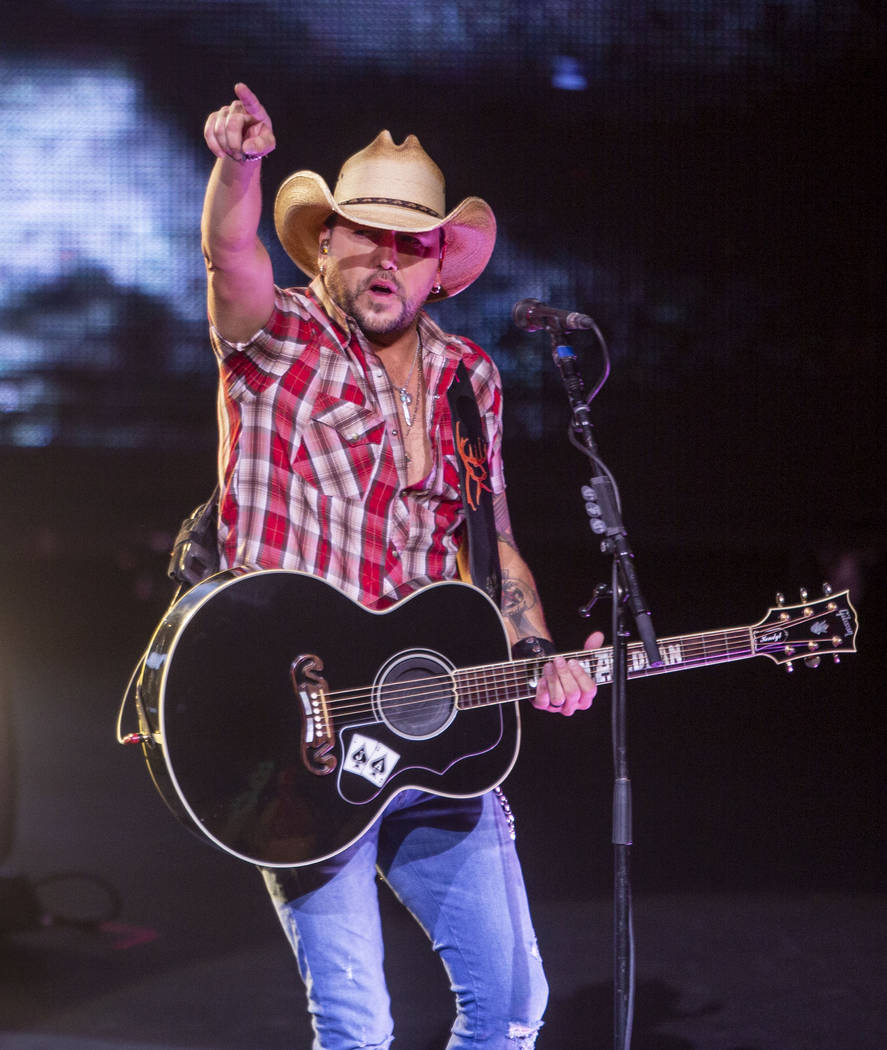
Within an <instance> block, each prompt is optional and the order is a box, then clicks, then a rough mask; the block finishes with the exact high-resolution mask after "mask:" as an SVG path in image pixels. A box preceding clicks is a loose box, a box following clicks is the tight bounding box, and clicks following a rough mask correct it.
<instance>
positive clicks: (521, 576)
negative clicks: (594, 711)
mask: <svg viewBox="0 0 887 1050" xmlns="http://www.w3.org/2000/svg"><path fill="white" fill-rule="evenodd" d="M493 515H494V518H495V522H496V536H497V540H498V545H499V564H500V566H501V569H502V615H503V616H504V618H505V625H506V628H507V630H508V634H509V637H510V640H511V644H512V645H514V643H515V642H518V641H520V640H521V639H522V638H530V637H535V638H544V639H546V640H547V641H551V635H550V634H549V633H548V627H547V626H546V624H545V614H544V613H543V611H542V603H541V601H540V600H539V591H538V590H537V588H536V581H535V580H534V579H533V574H532V572H531V571H530V567H529V566H528V565H527V563H526V562H525V561H524V559H523V558H522V557H521V555H520V552H519V551H518V549H517V544H516V543H515V541H514V535H513V533H512V531H511V518H510V515H509V513H508V501H507V499H506V497H505V493H504V492H502V493H498V494H497V495H495V496H493ZM603 640H604V637H603V635H602V634H601V633H600V632H599V631H596V632H595V633H594V634H592V635H590V636H589V637H588V638H587V639H586V641H585V648H586V649H596V648H597V647H598V646H600V645H602V644H603ZM596 691H597V687H596V686H595V683H594V682H593V681H592V680H591V678H590V677H589V675H588V674H587V673H586V672H585V670H584V669H583V668H582V665H581V664H580V663H579V661H578V660H565V659H564V658H563V657H561V656H558V657H556V658H555V659H554V660H552V661H550V662H549V663H547V664H546V665H545V672H544V674H543V675H542V677H541V678H540V680H539V687H538V688H537V690H536V696H535V699H534V700H533V706H534V707H538V708H539V709H540V710H543V711H555V712H557V713H558V714H562V715H571V714H573V712H574V711H580V710H585V709H586V708H588V707H591V702H592V700H593V699H594V694H595V692H596Z"/></svg>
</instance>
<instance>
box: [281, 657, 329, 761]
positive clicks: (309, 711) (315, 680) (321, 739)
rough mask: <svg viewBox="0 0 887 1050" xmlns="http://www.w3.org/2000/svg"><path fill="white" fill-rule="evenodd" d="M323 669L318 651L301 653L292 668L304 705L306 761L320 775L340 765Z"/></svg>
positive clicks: (297, 693)
mask: <svg viewBox="0 0 887 1050" xmlns="http://www.w3.org/2000/svg"><path fill="white" fill-rule="evenodd" d="M322 671H323V660H321V659H320V657H319V656H315V655H314V654H307V655H304V656H299V657H297V658H296V659H295V660H294V661H293V665H292V667H291V668H290V677H291V678H292V682H293V690H294V691H295V694H296V696H297V697H298V698H299V701H300V702H301V705H302V746H301V751H302V762H303V764H304V766H305V768H306V769H307V770H308V772H309V773H313V774H314V775H315V776H318V777H324V776H327V774H329V773H332V771H333V770H334V769H335V768H336V765H337V759H336V756H335V754H333V745H334V743H335V738H334V736H333V730H332V725H331V723H330V718H329V711H328V708H327V702H326V697H327V694H328V693H329V686H328V685H327V681H326V679H325V678H324V677H323V675H322V674H321V672H322Z"/></svg>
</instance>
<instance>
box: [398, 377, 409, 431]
mask: <svg viewBox="0 0 887 1050" xmlns="http://www.w3.org/2000/svg"><path fill="white" fill-rule="evenodd" d="M397 391H398V393H399V394H400V403H401V406H402V407H403V418H404V422H405V423H406V425H407V426H408V427H411V426H412V425H413V418H412V416H411V415H410V405H411V404H412V403H413V398H412V395H411V394H408V393H407V388H406V387H404V386H399V387H398V388H397Z"/></svg>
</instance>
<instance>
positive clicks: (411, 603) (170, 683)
mask: <svg viewBox="0 0 887 1050" xmlns="http://www.w3.org/2000/svg"><path fill="white" fill-rule="evenodd" d="M855 638H856V614H855V611H854V609H853V606H852V605H851V604H850V601H849V597H848V593H847V592H846V591H844V592H842V593H840V594H828V595H826V596H825V597H824V598H821V599H819V600H817V601H806V600H805V601H803V602H802V603H801V604H799V605H792V606H784V605H782V606H778V607H776V608H773V609H770V610H769V611H768V613H767V616H766V617H765V618H764V619H763V620H762V621H761V622H760V623H758V624H756V625H753V626H748V627H734V628H729V629H727V630H720V631H711V632H706V633H704V634H690V635H682V636H680V637H676V638H663V639H660V641H659V645H660V649H661V653H662V658H663V663H662V664H661V665H660V666H650V665H649V664H648V662H647V658H646V654H645V652H644V650H643V647H642V646H641V645H640V643H637V644H632V645H630V646H629V647H628V668H629V676H630V677H632V678H636V677H642V676H646V675H653V674H663V673H667V672H669V671H683V670H689V669H690V668H691V667H701V666H706V665H711V664H720V663H726V662H729V661H733V660H745V659H748V658H750V657H753V656H767V657H769V658H770V659H771V660H775V661H776V662H777V663H785V664H788V665H789V666H791V665H792V663H793V661H796V660H801V659H804V660H807V661H808V662H815V661H818V659H819V658H820V657H821V656H822V655H824V654H834V655H835V656H837V654H840V653H849V652H855ZM564 655H565V656H569V657H574V658H577V659H579V660H581V661H583V663H584V665H585V667H586V669H587V670H588V671H589V672H590V673H591V675H592V677H593V678H594V679H595V680H596V681H597V682H598V683H599V684H602V685H603V684H606V683H608V682H609V681H610V680H611V676H612V658H613V652H612V649H609V648H602V649H597V650H593V651H590V652H579V653H565V654H564ZM539 667H540V665H539V662H538V661H536V660H519V661H511V660H510V659H509V644H508V640H507V636H506V633H505V627H504V624H503V622H502V618H501V616H500V614H499V611H498V609H497V608H496V607H495V606H494V605H493V603H492V602H491V601H490V600H489V598H487V597H486V595H485V594H483V593H482V592H481V591H479V590H477V589H476V588H474V587H471V586H469V585H467V584H463V583H455V582H447V583H437V584H433V585H431V586H430V587H426V588H424V589H422V590H421V591H418V592H417V593H416V594H414V595H412V596H411V597H409V598H406V599H405V600H403V601H401V602H399V603H398V604H397V605H395V606H393V607H392V608H390V609H388V610H386V611H385V612H378V613H377V612H371V611H369V610H367V609H366V608H364V607H363V606H361V605H358V604H357V603H355V602H353V601H352V600H351V599H350V598H348V597H346V596H345V595H344V594H342V592H341V591H339V590H338V589H337V588H336V587H333V586H331V585H330V584H328V583H325V582H324V581H322V580H319V579H317V578H315V577H313V576H309V575H306V574H304V573H300V572H289V571H285V570H271V571H263V572H251V571H247V570H244V569H228V570H225V571H223V572H220V573H218V574H216V575H215V576H211V577H210V578H209V579H208V580H205V581H204V582H203V583H201V584H198V585H197V586H196V587H194V588H193V589H192V590H190V591H189V592H188V593H187V594H185V596H184V597H183V598H181V599H180V600H179V601H178V602H177V603H176V604H175V605H173V606H172V608H171V609H170V610H169V612H168V613H167V614H166V616H165V617H164V619H163V621H162V622H161V623H160V625H159V627H158V628H157V631H156V632H155V634H154V637H153V639H152V641H151V644H150V646H149V648H148V651H147V654H146V657H145V660H144V666H143V669H142V674H141V678H140V681H139V684H138V688H137V692H136V698H137V706H138V710H139V718H140V723H141V726H140V728H141V732H140V733H138V734H133V735H132V737H130V738H129V739H131V740H135V741H137V742H139V743H141V745H142V748H143V751H144V754H145V757H146V759H147V762H148V767H149V770H150V773H151V776H152V778H153V780H154V782H155V784H156V786H157V788H158V790H159V791H160V794H161V795H162V796H163V798H164V799H165V801H166V803H167V804H168V805H169V807H170V808H171V809H172V811H173V813H175V814H176V816H177V817H179V818H180V819H181V820H182V821H183V822H184V823H185V824H186V825H187V826H188V827H189V828H191V830H193V831H195V832H197V833H199V834H200V835H201V836H203V837H205V838H206V839H207V840H208V841H209V842H211V843H213V844H214V845H215V846H217V847H219V848H220V849H222V850H225V851H226V852H228V853H230V854H233V855H234V856H235V857H238V858H240V859H242V860H245V861H249V862H251V863H255V864H261V865H265V866H270V867H288V866H298V865H302V864H309V863H312V862H314V861H317V860H321V859H324V858H326V857H330V856H333V855H334V854H336V853H338V852H340V851H341V850H343V849H344V848H345V847H346V846H348V845H349V844H350V843H352V842H353V841H354V840H355V839H357V838H358V837H359V836H360V835H361V834H362V833H363V832H364V831H366V829H367V828H368V827H369V826H370V825H371V824H372V823H373V821H375V820H376V818H377V817H378V816H379V815H380V813H381V811H382V810H383V809H384V807H385V806H386V804H387V803H388V802H389V801H390V799H391V798H392V796H393V795H395V794H396V793H397V792H399V791H403V790H404V789H406V788H421V789H422V790H425V791H430V792H433V793H435V794H438V795H449V796H469V795H477V794H480V793H481V792H483V791H486V790H487V789H489V788H490V787H492V786H494V785H495V784H498V783H499V782H500V781H501V780H503V779H504V778H505V776H506V775H507V774H508V772H509V770H510V769H511V767H512V765H513V764H514V761H515V759H516V757H517V752H518V745H519V742H520V714H519V703H520V702H521V701H522V700H526V699H528V698H530V697H531V696H532V695H533V694H534V692H535V683H536V677H537V675H538V672H539Z"/></svg>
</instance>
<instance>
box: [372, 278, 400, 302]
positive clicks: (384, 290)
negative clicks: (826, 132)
mask: <svg viewBox="0 0 887 1050" xmlns="http://www.w3.org/2000/svg"><path fill="white" fill-rule="evenodd" d="M369 290H370V291H371V292H373V294H375V295H378V296H380V297H381V298H383V299H387V298H390V297H392V296H396V295H397V286H396V285H394V284H392V283H391V282H390V281H373V282H371V284H370V285H369Z"/></svg>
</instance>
